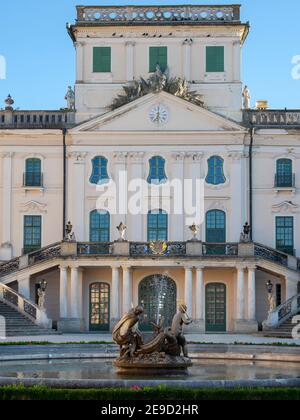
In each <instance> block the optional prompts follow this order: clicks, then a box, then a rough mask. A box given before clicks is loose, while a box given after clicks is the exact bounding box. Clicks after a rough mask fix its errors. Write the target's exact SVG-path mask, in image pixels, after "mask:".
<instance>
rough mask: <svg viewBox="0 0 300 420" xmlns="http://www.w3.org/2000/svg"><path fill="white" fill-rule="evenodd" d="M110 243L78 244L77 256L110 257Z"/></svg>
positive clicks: (111, 246) (111, 245)
mask: <svg viewBox="0 0 300 420" xmlns="http://www.w3.org/2000/svg"><path fill="white" fill-rule="evenodd" d="M112 248H113V244H112V243H111V242H80V243H78V244H77V255H110V254H111V253H112Z"/></svg>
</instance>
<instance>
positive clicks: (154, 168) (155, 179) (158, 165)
mask: <svg viewBox="0 0 300 420" xmlns="http://www.w3.org/2000/svg"><path fill="white" fill-rule="evenodd" d="M165 163H166V161H165V159H164V158H162V157H161V156H153V157H152V158H151V159H150V160H149V176H148V179H147V182H148V183H149V184H151V183H152V184H158V183H160V182H162V181H165V180H166V179H167V176H166V172H165Z"/></svg>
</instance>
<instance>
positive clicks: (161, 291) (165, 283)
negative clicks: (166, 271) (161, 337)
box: [139, 274, 177, 331]
mask: <svg viewBox="0 0 300 420" xmlns="http://www.w3.org/2000/svg"><path fill="white" fill-rule="evenodd" d="M176 297H177V288H176V283H175V282H174V280H172V279H171V278H170V277H168V276H165V275H163V274H155V275H151V276H148V277H146V278H144V279H143V280H142V281H141V282H140V284H139V304H140V305H143V306H144V316H143V319H142V320H141V321H140V324H139V328H140V329H141V331H152V326H151V322H155V323H157V322H159V321H160V319H161V318H162V317H163V318H164V326H166V327H167V326H170V325H171V323H172V319H173V317H174V315H175V313H176Z"/></svg>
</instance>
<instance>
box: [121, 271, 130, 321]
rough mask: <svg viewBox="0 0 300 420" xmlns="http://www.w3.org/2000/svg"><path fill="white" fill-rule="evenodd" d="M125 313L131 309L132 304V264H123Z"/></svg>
mask: <svg viewBox="0 0 300 420" xmlns="http://www.w3.org/2000/svg"><path fill="white" fill-rule="evenodd" d="M122 269H123V314H124V313H126V312H128V311H129V310H130V309H131V304H132V275H131V274H132V272H131V267H130V266H123V267H122Z"/></svg>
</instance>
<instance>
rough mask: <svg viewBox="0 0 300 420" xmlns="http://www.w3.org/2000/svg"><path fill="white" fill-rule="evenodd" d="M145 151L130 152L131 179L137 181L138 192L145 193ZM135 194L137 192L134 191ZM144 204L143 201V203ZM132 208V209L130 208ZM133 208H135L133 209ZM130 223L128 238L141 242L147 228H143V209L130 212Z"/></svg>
mask: <svg viewBox="0 0 300 420" xmlns="http://www.w3.org/2000/svg"><path fill="white" fill-rule="evenodd" d="M144 156H145V153H144V152H132V153H130V154H129V159H130V181H136V184H135V185H134V187H137V190H135V191H136V192H137V193H139V192H140V193H141V194H143V191H142V190H143V187H142V181H144V173H143V169H144ZM139 180H140V181H141V184H139V185H138V183H139ZM134 194H135V193H134ZM141 204H142V203H141ZM129 210H130V209H129ZM132 210H133V209H132ZM128 223H129V226H128V228H129V230H128V232H127V235H128V236H127V238H128V239H129V238H130V240H131V241H136V242H139V241H140V242H141V241H143V240H144V233H145V232H144V231H145V230H146V229H143V214H142V212H141V211H139V212H138V209H136V212H135V213H134V214H132V213H131V212H129V214H128Z"/></svg>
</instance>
